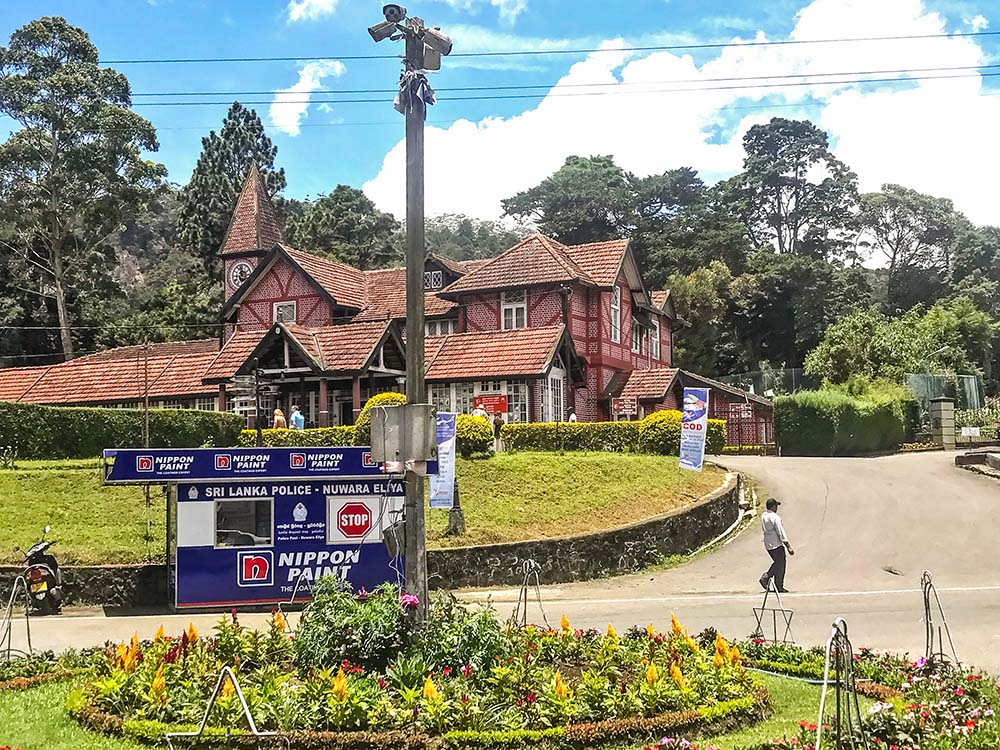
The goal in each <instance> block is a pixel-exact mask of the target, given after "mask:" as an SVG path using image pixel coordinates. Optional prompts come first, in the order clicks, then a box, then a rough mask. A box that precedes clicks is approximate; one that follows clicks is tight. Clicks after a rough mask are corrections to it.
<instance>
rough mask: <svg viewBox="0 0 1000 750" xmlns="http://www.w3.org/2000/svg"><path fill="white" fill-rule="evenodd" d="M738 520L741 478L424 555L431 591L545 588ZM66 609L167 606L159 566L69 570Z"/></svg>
mask: <svg viewBox="0 0 1000 750" xmlns="http://www.w3.org/2000/svg"><path fill="white" fill-rule="evenodd" d="M738 517H739V475H737V474H727V476H726V482H725V484H723V486H722V487H720V488H719V489H718V490H716V491H715V492H713V493H711V494H710V495H707V496H706V497H704V498H702V499H701V500H699V501H698V502H697V503H695V504H694V505H693V506H688V507H686V508H682V509H680V510H676V511H673V512H671V513H666V514H664V515H661V516H657V517H655V518H650V519H647V520H645V521H640V522H638V523H633V524H629V525H628V526H622V527H619V528H617V529H611V530H608V531H600V532H594V533H591V534H578V535H575V536H567V537H557V538H554V539H541V540H537V541H531V542H513V543H510V544H496V545H489V546H482V547H454V548H451V549H440V550H431V551H429V552H428V553H427V566H428V572H429V576H430V586H431V588H435V589H442V588H451V589H458V588H468V587H477V588H483V587H487V586H519V585H520V584H521V582H522V580H523V579H524V564H525V562H526V561H527V560H533V561H535V562H536V563H537V564H538V566H539V567H538V577H539V579H540V581H541V582H542V583H565V582H568V581H582V580H587V579H591V578H600V577H602V576H608V575H615V574H621V573H630V572H634V571H636V570H639V569H640V568H643V567H645V566H647V565H650V564H652V563H655V562H656V561H657V560H659V559H661V558H662V557H666V556H669V555H681V554H686V553H689V552H693V551H694V550H696V549H698V548H699V547H701V546H702V545H704V544H705V543H707V542H710V541H712V540H713V539H715V538H716V537H717V536H719V535H720V534H722V533H723V532H724V531H725V530H726V529H728V528H729V527H730V526H731V525H732V524H733V523H734V522H735V521H736V519H737V518H738ZM21 570H22V569H21V568H18V567H12V566H7V567H0V592H9V591H10V589H11V586H13V583H14V578H15V577H16V576H17V575H19V574H20V573H21ZM63 595H64V597H65V599H64V601H65V603H66V604H97V605H104V606H111V607H144V606H160V607H162V606H165V605H166V604H168V601H169V600H168V594H167V573H166V567H165V566H164V565H107V566H100V567H98V566H80V567H72V566H66V567H64V568H63Z"/></svg>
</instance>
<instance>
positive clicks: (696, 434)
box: [680, 388, 708, 471]
mask: <svg viewBox="0 0 1000 750" xmlns="http://www.w3.org/2000/svg"><path fill="white" fill-rule="evenodd" d="M707 434H708V388H685V389H684V406H683V408H682V410H681V447H680V467H681V468H682V469H690V470H691V471H701V467H702V464H704V463H705V437H706V436H707Z"/></svg>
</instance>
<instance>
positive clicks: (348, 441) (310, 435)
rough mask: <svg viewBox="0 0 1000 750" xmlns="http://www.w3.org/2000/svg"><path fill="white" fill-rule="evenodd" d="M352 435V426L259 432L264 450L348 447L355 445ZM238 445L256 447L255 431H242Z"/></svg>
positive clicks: (353, 430)
mask: <svg viewBox="0 0 1000 750" xmlns="http://www.w3.org/2000/svg"><path fill="white" fill-rule="evenodd" d="M354 434H355V429H354V426H353V425H346V426H337V427H319V428H316V429H309V430H261V437H262V438H263V440H264V447H266V448H280V447H284V446H290V447H295V448H298V447H322V446H328V445H329V446H348V445H354V444H355V443H354ZM239 445H240V446H242V447H246V448H249V447H252V446H255V445H257V431H256V430H243V431H242V432H241V433H240V437H239Z"/></svg>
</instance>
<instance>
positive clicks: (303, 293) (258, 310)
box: [238, 259, 333, 330]
mask: <svg viewBox="0 0 1000 750" xmlns="http://www.w3.org/2000/svg"><path fill="white" fill-rule="evenodd" d="M291 301H294V302H295V306H296V311H295V316H296V317H295V320H296V322H297V323H299V324H300V325H304V326H310V327H318V326H325V325H330V324H331V323H332V322H333V321H332V315H331V311H330V304H329V302H327V300H326V299H324V298H323V297H321V296H320V295H319V294H318V293H317V292H316V290H315V289H314V288H313V287H312V285H311V284H310V283H309V282H308V281H307V280H306V279H305V277H304V276H302V275H301V274H300V273H299V272H298V271H296V270H295V269H294V268H293V267H292V266H291V264H289V263H288V262H286V261H285V260H284V259H281V260H278V262H277V263H275V264H274V266H273V267H272V268H271V269H270V270H269V271H268V272H267V273H265V274H264V275H263V276H262V277H261V278H260V279H259V281H258V282H257V284H256V285H255V286H254V288H253V289H251V290H250V292H249V294H247V296H246V298H245V299H244V300H243V302H242V303H241V305H240V310H239V317H238V322H239V326H240V328H241V329H242V330H247V329H253V328H262V329H263V328H267V327H269V326H270V325H271V323H272V322H274V303H275V302H291Z"/></svg>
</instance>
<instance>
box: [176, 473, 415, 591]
mask: <svg viewBox="0 0 1000 750" xmlns="http://www.w3.org/2000/svg"><path fill="white" fill-rule="evenodd" d="M403 496H404V484H403V482H401V481H399V480H398V479H394V478H390V477H385V476H377V477H358V478H354V479H330V480H327V481H317V480H303V481H287V480H281V481H255V482H248V481H242V482H228V483H227V482H200V483H190V484H184V485H181V486H179V487H178V488H177V560H176V589H175V604H176V606H177V607H178V608H184V607H223V606H225V607H231V606H239V605H249V604H273V603H276V602H282V601H288V600H289V599H290V598H291V595H292V592H293V590H294V589H295V586H296V583H297V582H298V581H299V580H300V579H301V584H300V586H299V590H298V592H297V594H296V600H302V599H308V598H309V596H310V592H311V589H312V583H313V581H315V580H316V579H317V578H320V577H322V576H336V577H339V578H343V579H345V580H347V581H349V582H350V584H351V586H352V587H353V588H354V589H359V588H362V587H364V588H366V589H369V590H370V589H372V588H374V587H375V586H378V585H379V584H381V583H385V582H387V581H397V579H398V578H399V577H400V576H401V574H402V571H403V562H402V559H401V558H397V559H393V558H390V557H389V554H388V552H387V551H386V547H385V545H384V544H383V542H382V532H383V530H384V529H385V528H387V527H388V526H390V525H391V524H392V523H393V522H394V521H396V520H398V519H399V518H400V516H399V513H400V512H401V510H402V507H403Z"/></svg>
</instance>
